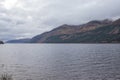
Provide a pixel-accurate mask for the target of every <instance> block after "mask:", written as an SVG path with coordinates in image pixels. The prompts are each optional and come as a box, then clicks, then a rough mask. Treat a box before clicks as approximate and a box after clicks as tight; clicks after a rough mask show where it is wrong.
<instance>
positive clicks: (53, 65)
mask: <svg viewBox="0 0 120 80" xmlns="http://www.w3.org/2000/svg"><path fill="white" fill-rule="evenodd" d="M119 47H120V45H119V44H27V45H26V44H25V45H24V44H14V45H10V44H9V45H1V46H0V75H1V74H3V73H9V74H12V75H13V77H14V79H15V80H120V49H119Z"/></svg>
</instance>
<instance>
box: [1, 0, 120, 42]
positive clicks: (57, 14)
mask: <svg viewBox="0 0 120 80" xmlns="http://www.w3.org/2000/svg"><path fill="white" fill-rule="evenodd" d="M4 1H6V0H0V39H3V40H9V39H14V38H22V37H33V36H35V35H37V34H41V33H43V32H45V31H49V30H51V29H53V28H55V27H57V26H59V25H62V24H81V23H84V22H88V21H90V20H96V19H105V18H113V19H114V18H119V17H120V10H119V7H120V5H119V4H120V0H104V1H103V0H17V3H16V4H15V5H13V6H11V7H10V8H9V9H7V8H6V7H5V6H4V5H3V4H2V3H3V2H4Z"/></svg>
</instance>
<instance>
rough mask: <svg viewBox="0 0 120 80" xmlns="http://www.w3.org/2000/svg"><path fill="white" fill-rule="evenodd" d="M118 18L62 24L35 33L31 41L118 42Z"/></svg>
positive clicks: (119, 24)
mask: <svg viewBox="0 0 120 80" xmlns="http://www.w3.org/2000/svg"><path fill="white" fill-rule="evenodd" d="M118 42H120V19H118V20H116V21H111V20H107V19H106V20H102V21H98V20H95V21H90V22H88V23H86V24H82V25H67V24H65V25H62V26H60V27H58V28H55V29H53V30H51V31H49V32H45V33H43V34H40V35H37V36H35V37H33V38H32V39H31V43H118Z"/></svg>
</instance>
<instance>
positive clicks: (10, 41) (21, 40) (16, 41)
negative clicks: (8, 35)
mask: <svg viewBox="0 0 120 80" xmlns="http://www.w3.org/2000/svg"><path fill="white" fill-rule="evenodd" d="M29 42H30V39H29V38H26V39H16V40H9V41H7V42H6V43H29Z"/></svg>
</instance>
